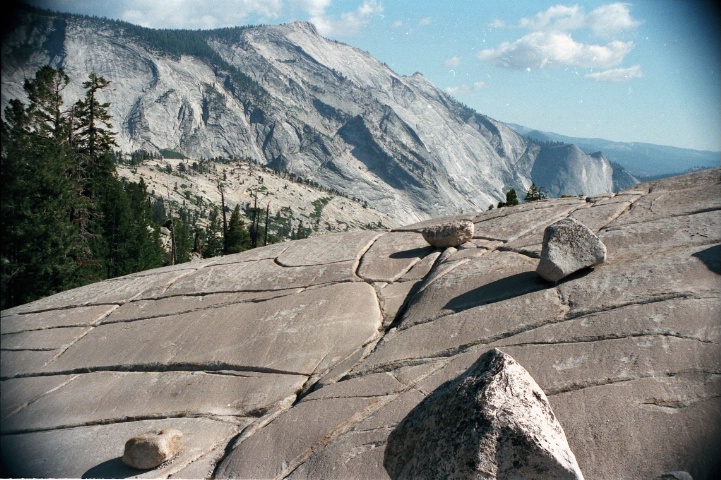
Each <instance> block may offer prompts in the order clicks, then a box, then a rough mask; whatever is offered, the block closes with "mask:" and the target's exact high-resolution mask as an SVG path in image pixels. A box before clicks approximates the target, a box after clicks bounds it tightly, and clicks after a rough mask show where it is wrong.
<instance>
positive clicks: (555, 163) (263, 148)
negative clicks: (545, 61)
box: [0, 10, 613, 221]
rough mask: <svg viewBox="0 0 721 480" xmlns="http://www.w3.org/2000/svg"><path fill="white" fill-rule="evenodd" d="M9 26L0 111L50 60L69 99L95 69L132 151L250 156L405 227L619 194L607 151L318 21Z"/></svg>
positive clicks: (47, 19) (54, 20)
mask: <svg viewBox="0 0 721 480" xmlns="http://www.w3.org/2000/svg"><path fill="white" fill-rule="evenodd" d="M8 25H9V26H12V28H11V29H9V30H8V32H7V34H6V35H5V36H4V37H3V42H2V50H1V52H2V64H3V68H2V72H1V73H2V97H0V106H2V108H3V109H4V108H5V106H6V105H8V102H9V101H10V100H11V99H13V98H20V99H24V98H25V94H24V91H23V82H24V81H25V79H27V78H32V77H33V76H34V75H35V72H36V71H37V70H38V69H39V68H40V67H41V66H43V65H52V66H53V67H62V68H63V69H64V70H65V72H66V73H67V74H68V75H69V76H70V78H71V79H72V83H71V84H70V85H69V86H68V88H66V90H65V91H64V98H65V99H66V101H67V102H69V103H72V102H74V101H75V100H77V98H79V97H80V96H81V95H82V93H83V89H82V82H83V81H84V80H86V79H87V77H88V75H89V74H90V73H91V72H94V73H96V74H98V75H101V76H103V77H104V78H106V79H107V80H109V81H110V82H111V88H109V89H107V90H106V91H104V92H103V95H104V97H103V101H107V102H109V103H110V104H111V105H110V110H109V113H110V114H111V115H112V117H113V120H112V121H113V126H114V130H115V131H116V132H118V136H117V138H116V140H117V142H118V145H119V148H120V149H121V150H123V151H124V152H128V153H129V152H131V151H134V150H140V149H143V150H146V151H148V152H155V153H159V152H161V151H165V150H172V151H174V152H180V153H182V154H184V155H185V156H187V157H190V158H215V157H218V156H222V157H225V158H247V159H251V160H253V161H255V162H258V163H259V164H262V165H267V166H269V167H272V168H274V169H277V170H281V171H284V172H289V173H293V174H294V175H297V176H299V177H301V178H304V179H308V180H313V181H314V182H317V183H318V184H320V185H322V186H324V187H327V188H333V189H335V190H338V191H340V192H343V193H345V194H347V195H349V196H353V197H356V198H359V199H361V200H363V201H367V202H368V203H369V204H371V205H373V208H374V209H376V210H378V211H380V212H382V213H384V214H387V215H389V216H391V217H393V218H399V219H400V218H402V219H408V220H407V221H418V220H422V219H427V218H429V217H431V216H437V215H450V214H455V213H458V212H466V211H478V210H481V209H485V208H487V207H488V205H490V204H496V203H498V202H499V201H500V200H504V199H505V192H506V191H507V190H508V189H509V188H515V189H516V191H518V192H525V191H527V190H528V189H529V187H530V186H531V184H532V183H534V182H535V184H536V185H539V186H546V187H548V191H549V193H550V194H551V195H552V196H560V195H561V194H566V195H578V194H586V195H591V194H599V193H604V192H611V191H612V190H611V189H612V188H613V184H612V173H613V169H612V167H611V165H610V164H609V162H608V161H607V160H606V159H605V158H600V157H595V156H592V155H587V154H586V153H584V152H583V151H581V150H580V149H579V148H577V147H573V146H571V145H566V146H565V147H568V148H559V147H553V146H549V145H545V144H543V143H540V142H536V141H533V140H530V139H527V138H525V137H523V136H522V135H520V134H518V133H517V132H516V131H514V130H513V129H511V128H510V127H508V126H507V125H505V124H504V123H502V122H499V121H497V120H494V119H492V118H489V117H488V116H486V115H482V114H481V113H478V112H475V111H474V110H472V109H470V108H468V107H466V106H464V105H462V104H460V103H459V102H457V101H456V100H455V99H454V98H452V97H451V96H450V95H448V94H447V93H446V92H444V91H443V90H441V89H439V88H437V87H435V86H434V85H432V84H431V82H429V81H428V80H427V79H426V78H424V77H423V75H421V74H420V73H415V74H413V75H411V76H404V75H400V74H398V73H396V72H394V71H393V70H391V69H390V68H389V67H388V66H387V65H385V64H384V63H382V62H380V61H378V60H377V59H375V58H373V57H372V56H371V55H370V54H369V53H367V52H364V51H361V50H359V49H356V48H353V47H351V46H349V45H345V44H342V43H339V42H336V41H332V40H329V39H326V38H324V37H322V36H321V35H320V34H318V32H317V31H316V29H315V27H314V26H313V25H312V24H311V23H307V22H294V23H290V24H286V25H273V26H257V27H238V28H233V29H220V30H206V31H204V32H199V31H195V32H193V31H174V32H170V33H168V32H165V31H161V30H150V29H143V28H141V27H137V26H133V25H129V24H123V23H118V22H114V21H109V20H104V19H99V18H89V17H80V16H75V15H54V14H52V13H49V12H38V11H36V10H33V11H25V10H21V12H20V13H18V15H17V16H16V17H13V18H12V19H11V20H9V21H8ZM536 164H538V165H536ZM200 191H202V189H198V192H196V193H197V194H198V195H200Z"/></svg>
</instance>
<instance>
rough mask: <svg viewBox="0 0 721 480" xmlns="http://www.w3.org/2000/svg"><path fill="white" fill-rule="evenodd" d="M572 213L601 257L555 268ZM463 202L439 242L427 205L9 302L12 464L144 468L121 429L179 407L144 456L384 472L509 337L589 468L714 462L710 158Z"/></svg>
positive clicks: (189, 473) (241, 472)
mask: <svg viewBox="0 0 721 480" xmlns="http://www.w3.org/2000/svg"><path fill="white" fill-rule="evenodd" d="M564 218H574V219H576V220H578V221H579V222H581V223H583V224H584V225H586V226H588V228H589V229H590V230H591V231H593V232H594V233H595V234H596V235H597V236H598V237H599V238H600V239H601V241H602V242H603V243H604V244H605V245H606V247H607V251H608V255H607V261H606V262H605V263H603V264H601V265H599V266H597V267H595V268H593V269H591V270H588V271H587V273H585V274H583V275H574V276H571V277H567V278H565V279H563V280H561V281H560V282H558V283H557V284H552V283H548V282H545V281H543V280H542V279H540V278H539V277H538V275H537V274H536V272H535V270H536V268H537V266H538V262H539V256H540V251H541V243H542V239H543V232H544V230H545V228H546V227H547V226H548V225H551V224H553V223H555V222H557V221H559V220H561V219H564ZM458 219H470V220H471V221H473V223H474V226H475V229H474V230H475V233H474V238H473V239H472V240H471V241H470V242H467V243H465V244H463V245H461V246H460V247H459V248H454V247H449V248H446V249H444V250H442V251H441V250H439V249H434V248H433V247H430V246H429V245H428V244H427V243H426V242H425V241H424V240H423V238H422V235H421V234H419V233H417V231H418V229H419V228H421V227H422V226H424V225H425V226H428V225H429V224H432V223H433V222H428V223H425V224H424V225H409V226H408V227H405V228H403V229H398V230H394V231H377V232H357V233H344V234H332V235H325V236H320V237H315V238H311V239H306V240H300V241H294V242H288V243H283V244H275V245H271V246H268V247H265V248H259V249H255V250H250V251H247V252H243V253H241V254H237V255H230V256H225V257H219V258H211V259H207V260H202V261H199V262H194V263H188V264H180V265H176V266H173V267H166V268H162V269H157V270H151V271H146V272H140V273H137V274H133V275H129V276H126V277H121V278H116V279H112V280H107V281H105V282H101V283H97V284H93V285H88V286H85V287H82V288H78V289H74V290H70V291H67V292H63V293H60V294H57V295H54V296H52V297H48V298H44V299H41V300H38V301H36V302H33V303H30V304H27V305H22V306H18V307H15V308H12V309H9V310H6V311H3V312H1V314H0V315H1V319H0V334H1V335H2V337H1V339H2V343H1V349H2V350H1V352H0V353H1V354H2V358H1V364H0V380H1V383H0V394H1V397H0V434H1V435H2V438H1V439H2V443H1V454H2V462H3V468H4V471H3V473H4V474H5V475H8V476H24V477H42V476H50V477H75V478H79V477H83V476H86V477H95V478H98V477H107V476H112V477H120V476H132V475H137V474H138V471H137V470H134V469H131V468H130V467H127V466H125V465H124V464H123V463H122V461H121V456H122V455H123V447H124V444H125V441H126V440H127V439H128V438H131V437H133V436H135V435H137V434H140V433H143V432H147V431H150V430H164V429H170V428H173V429H177V430H180V431H182V432H183V433H184V435H185V441H184V444H183V448H182V450H181V451H180V453H179V454H178V455H177V456H176V457H175V459H174V460H173V461H172V462H170V463H168V464H162V465H161V466H160V467H158V468H156V469H153V470H149V471H147V472H145V473H143V474H142V476H143V477H155V478H163V477H165V478H169V477H173V478H203V477H205V476H207V475H210V474H212V475H214V476H215V477H216V478H221V477H222V478H229V477H232V478H293V479H302V478H344V479H345V478H388V477H390V472H389V471H388V470H386V468H385V466H384V465H385V463H384V462H387V461H388V456H389V454H390V456H391V457H392V452H393V451H394V450H393V447H391V441H392V438H393V437H392V433H393V432H394V431H395V430H396V428H397V427H398V426H399V425H402V424H403V423H404V422H407V421H408V418H409V415H411V417H413V415H414V414H413V413H411V412H413V411H414V409H416V408H417V407H418V406H419V405H420V404H421V403H422V402H424V401H425V399H427V398H429V397H430V396H432V395H433V394H434V392H436V391H437V390H438V388H439V387H441V386H442V385H444V384H447V382H449V381H453V380H454V379H457V378H458V377H459V376H460V375H463V374H464V372H467V371H468V370H469V369H470V368H471V367H472V366H473V365H474V364H475V362H476V361H477V360H478V358H479V357H480V356H481V355H482V354H483V353H484V352H487V351H488V350H491V349H493V348H498V349H501V350H502V351H503V352H505V353H506V354H508V355H510V356H511V357H512V358H513V359H515V360H516V362H518V364H520V365H522V366H523V367H524V368H525V370H527V371H528V373H529V374H530V375H531V377H532V378H533V379H534V380H535V382H536V383H537V384H538V386H539V387H540V388H541V389H542V390H543V392H545V395H546V397H547V400H548V403H549V404H550V407H551V408H552V410H553V413H554V414H555V417H556V418H557V420H558V423H559V424H560V425H561V426H562V428H563V431H564V432H565V435H566V439H567V442H568V445H569V447H570V450H571V451H572V452H573V454H574V455H575V457H576V461H577V463H578V466H579V467H580V470H581V471H582V472H583V474H584V475H585V477H586V478H618V479H636V478H656V477H660V476H662V475H664V474H667V473H668V472H687V473H688V474H690V475H691V476H692V477H693V478H695V479H702V478H718V476H719V473H721V470H720V468H721V465H719V458H721V456H719V454H718V453H719V452H718V446H719V445H720V444H721V370H720V367H719V366H720V365H721V348H720V345H719V343H720V342H721V321H720V320H719V319H720V318H721V300H720V298H721V171H719V170H718V169H717V170H713V171H704V172H699V173H695V174H692V175H687V176H681V177H674V178H669V179H664V180H661V181H657V182H654V183H648V184H640V185H637V186H636V187H635V188H634V190H628V191H625V192H621V193H619V194H617V195H613V194H608V195H602V196H596V197H586V198H577V197H573V198H563V199H552V200H544V201H539V202H532V203H527V204H522V205H519V206H516V207H506V208H502V209H498V210H492V211H490V212H484V213H480V214H477V215H466V216H460V217H458ZM448 220H451V219H440V220H436V221H435V222H437V223H443V222H445V221H448ZM415 411H416V412H417V411H418V410H415ZM438 428H443V426H439V427H438ZM389 439H390V440H389Z"/></svg>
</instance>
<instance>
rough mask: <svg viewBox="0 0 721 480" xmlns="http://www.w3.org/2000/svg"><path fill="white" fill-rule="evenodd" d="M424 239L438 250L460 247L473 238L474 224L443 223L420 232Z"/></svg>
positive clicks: (459, 222) (468, 222) (461, 222)
mask: <svg viewBox="0 0 721 480" xmlns="http://www.w3.org/2000/svg"><path fill="white" fill-rule="evenodd" d="M420 233H421V234H422V235H423V239H424V240H425V241H426V242H428V243H429V244H430V245H431V246H433V247H437V248H448V247H458V246H459V245H461V244H463V243H466V242H467V241H469V240H470V239H471V238H473V222H471V221H470V220H460V221H457V222H447V223H441V224H439V225H433V226H430V227H425V228H423V229H421V230H420Z"/></svg>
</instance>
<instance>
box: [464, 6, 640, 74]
mask: <svg viewBox="0 0 721 480" xmlns="http://www.w3.org/2000/svg"><path fill="white" fill-rule="evenodd" d="M640 23H641V22H640V21H638V20H636V19H634V18H633V17H632V16H631V14H630V11H629V8H628V4H625V3H612V4H608V5H602V6H600V7H598V8H596V9H594V10H592V11H591V12H589V13H586V12H585V11H584V10H583V8H582V7H581V6H579V5H573V6H566V5H555V6H552V7H550V8H548V9H547V10H545V11H543V12H539V13H537V14H536V15H535V16H533V17H531V18H522V19H521V20H520V21H519V23H518V26H520V27H522V28H527V29H529V30H531V33H528V34H526V35H524V36H522V37H521V38H519V39H518V40H516V41H513V42H503V43H501V45H499V46H498V47H496V48H487V49H484V50H481V51H479V52H478V54H477V57H478V59H479V60H482V61H487V62H490V63H491V64H493V65H495V66H498V67H502V68H510V69H529V68H546V67H550V66H554V65H556V66H574V67H583V68H603V69H608V68H610V67H615V66H618V65H620V64H621V63H622V62H623V60H624V58H625V57H626V55H628V53H629V52H630V51H631V50H632V49H633V48H634V42H632V41H623V40H621V39H619V38H617V36H618V35H619V34H621V33H623V32H625V31H628V30H632V29H633V28H635V27H637V26H638V25H640ZM572 31H577V32H579V33H580V34H581V35H584V34H585V35H586V36H589V33H590V34H591V35H590V36H595V37H600V38H603V39H604V40H605V43H597V42H593V41H578V40H575V39H574V38H573V37H572V36H571V33H570V32H572ZM620 70H629V72H626V73H627V75H626V78H629V77H630V78H634V77H638V76H640V75H639V74H638V73H639V72H640V67H639V68H638V70H637V71H636V70H634V67H631V68H630V69H620ZM607 76H608V77H609V78H610V77H612V76H613V74H611V73H609V74H608V75H607ZM621 76H623V75H621ZM587 77H589V78H595V79H597V80H603V79H606V78H603V76H602V75H600V73H599V74H596V75H592V76H588V75H587Z"/></svg>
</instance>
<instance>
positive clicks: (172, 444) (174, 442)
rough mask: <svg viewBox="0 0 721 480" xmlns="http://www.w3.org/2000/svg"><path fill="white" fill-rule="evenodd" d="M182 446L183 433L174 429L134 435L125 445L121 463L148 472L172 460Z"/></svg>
mask: <svg viewBox="0 0 721 480" xmlns="http://www.w3.org/2000/svg"><path fill="white" fill-rule="evenodd" d="M182 444H183V432H181V431H180V430H176V429H174V428H168V429H166V430H160V431H155V432H146V433H142V434H140V435H136V436H135V437H133V438H131V439H130V440H128V441H127V442H126V443H125V452H124V453H123V459H122V460H123V463H124V464H126V465H128V466H130V467H133V468H137V469H139V470H150V469H151V468H156V467H158V466H159V465H161V464H162V463H164V462H167V461H168V460H170V459H171V458H173V457H174V456H175V455H177V453H178V452H179V451H180V447H181V445H182Z"/></svg>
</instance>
